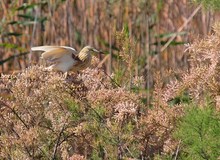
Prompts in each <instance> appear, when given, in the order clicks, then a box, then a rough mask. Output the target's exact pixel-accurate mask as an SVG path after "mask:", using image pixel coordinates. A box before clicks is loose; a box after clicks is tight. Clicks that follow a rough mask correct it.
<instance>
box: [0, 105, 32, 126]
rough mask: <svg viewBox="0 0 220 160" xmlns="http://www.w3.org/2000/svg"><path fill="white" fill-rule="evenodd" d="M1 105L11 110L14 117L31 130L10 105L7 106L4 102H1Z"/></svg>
mask: <svg viewBox="0 0 220 160" xmlns="http://www.w3.org/2000/svg"><path fill="white" fill-rule="evenodd" d="M0 104H1V105H3V106H5V107H7V108H9V109H10V110H11V111H12V113H14V115H15V116H16V117H17V118H18V119H19V120H20V121H21V122H22V124H23V125H24V126H25V127H26V128H27V129H29V127H28V125H27V124H26V123H25V121H24V120H23V119H22V118H21V117H20V116H19V115H18V113H17V112H16V111H15V110H14V109H13V108H11V107H10V106H9V105H7V104H6V103H4V102H2V101H0Z"/></svg>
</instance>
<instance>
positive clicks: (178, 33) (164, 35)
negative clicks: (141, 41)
mask: <svg viewBox="0 0 220 160" xmlns="http://www.w3.org/2000/svg"><path fill="white" fill-rule="evenodd" d="M185 34H187V32H173V33H163V34H156V35H155V36H154V37H155V38H170V37H172V36H174V35H177V36H182V35H185Z"/></svg>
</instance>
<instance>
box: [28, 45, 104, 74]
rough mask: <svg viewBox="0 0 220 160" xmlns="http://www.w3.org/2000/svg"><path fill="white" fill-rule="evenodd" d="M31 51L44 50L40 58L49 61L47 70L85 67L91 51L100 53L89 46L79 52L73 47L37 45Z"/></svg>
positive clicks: (69, 69)
mask: <svg viewBox="0 0 220 160" xmlns="http://www.w3.org/2000/svg"><path fill="white" fill-rule="evenodd" d="M31 50H32V51H44V52H43V53H42V56H41V57H42V58H43V59H45V60H47V61H49V62H50V63H51V65H50V66H49V67H48V68H47V69H48V70H55V71H61V72H63V73H67V72H68V71H74V72H77V71H80V70H83V69H85V68H87V67H88V66H89V65H90V63H91V60H92V55H91V54H92V53H93V52H96V53H101V52H100V51H98V50H96V49H95V48H93V47H91V46H86V47H84V48H83V49H82V50H81V51H80V52H79V53H77V52H76V50H75V49H74V48H71V47H67V46H38V47H32V48H31Z"/></svg>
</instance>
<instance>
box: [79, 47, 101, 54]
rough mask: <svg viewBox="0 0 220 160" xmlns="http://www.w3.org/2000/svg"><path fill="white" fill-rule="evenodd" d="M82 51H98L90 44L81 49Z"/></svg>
mask: <svg viewBox="0 0 220 160" xmlns="http://www.w3.org/2000/svg"><path fill="white" fill-rule="evenodd" d="M82 51H83V52H88V53H94V52H95V53H100V51H98V50H96V49H95V48H93V47H91V46H85V47H84V48H83V49H82Z"/></svg>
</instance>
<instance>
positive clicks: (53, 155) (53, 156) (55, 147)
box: [52, 118, 68, 160]
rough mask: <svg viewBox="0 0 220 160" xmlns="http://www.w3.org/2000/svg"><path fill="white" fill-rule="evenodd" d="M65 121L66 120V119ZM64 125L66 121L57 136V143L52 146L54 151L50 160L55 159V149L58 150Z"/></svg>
mask: <svg viewBox="0 0 220 160" xmlns="http://www.w3.org/2000/svg"><path fill="white" fill-rule="evenodd" d="M67 119H68V118H67ZM67 119H66V120H67ZM65 124H66V121H65V122H64V124H63V127H62V129H61V130H60V132H59V135H58V137H57V143H56V144H55V146H54V151H53V154H52V160H55V159H56V153H57V149H58V147H59V146H60V139H61V136H62V134H63V131H64V129H65Z"/></svg>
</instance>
